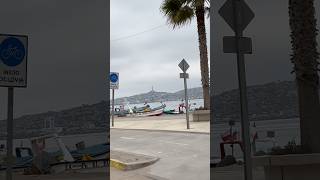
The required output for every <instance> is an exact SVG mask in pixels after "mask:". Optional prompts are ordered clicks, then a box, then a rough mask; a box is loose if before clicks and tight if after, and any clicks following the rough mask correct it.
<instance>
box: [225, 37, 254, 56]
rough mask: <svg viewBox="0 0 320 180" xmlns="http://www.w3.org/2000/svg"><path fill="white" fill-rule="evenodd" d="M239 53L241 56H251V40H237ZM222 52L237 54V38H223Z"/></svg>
mask: <svg viewBox="0 0 320 180" xmlns="http://www.w3.org/2000/svg"><path fill="white" fill-rule="evenodd" d="M239 51H240V53H242V54H252V40H251V38H248V37H240V38H239ZM223 52H224V53H237V38H236V37H235V36H224V37H223Z"/></svg>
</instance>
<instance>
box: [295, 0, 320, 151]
mask: <svg viewBox="0 0 320 180" xmlns="http://www.w3.org/2000/svg"><path fill="white" fill-rule="evenodd" d="M289 18H290V28H291V39H292V40H291V44H292V51H293V54H292V58H291V61H292V63H293V64H294V72H295V74H296V83H297V90H298V95H299V110H300V131H301V145H302V148H303V149H304V151H306V152H308V153H316V152H317V153H319V152H320V143H319V140H320V103H319V75H318V70H319V69H318V64H319V62H318V58H319V53H318V52H317V41H316V37H317V34H318V33H317V31H318V30H317V29H316V26H317V23H316V18H315V8H314V0H289Z"/></svg>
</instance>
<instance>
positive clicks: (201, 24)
mask: <svg viewBox="0 0 320 180" xmlns="http://www.w3.org/2000/svg"><path fill="white" fill-rule="evenodd" d="M202 1H203V0H202ZM196 16H197V26H198V38H199V50H200V69H201V81H202V88H203V99H204V108H205V109H210V94H209V93H210V92H209V66H208V51H207V37H206V25H205V10H204V2H203V5H202V6H197V7H196Z"/></svg>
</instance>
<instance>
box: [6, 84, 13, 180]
mask: <svg viewBox="0 0 320 180" xmlns="http://www.w3.org/2000/svg"><path fill="white" fill-rule="evenodd" d="M7 116H8V119H7V172H6V177H7V180H12V167H13V156H12V154H13V87H9V88H8V114H7Z"/></svg>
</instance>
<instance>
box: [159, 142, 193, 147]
mask: <svg viewBox="0 0 320 180" xmlns="http://www.w3.org/2000/svg"><path fill="white" fill-rule="evenodd" d="M160 142H163V143H168V144H176V145H181V146H189V144H184V143H176V142H170V141H160Z"/></svg>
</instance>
